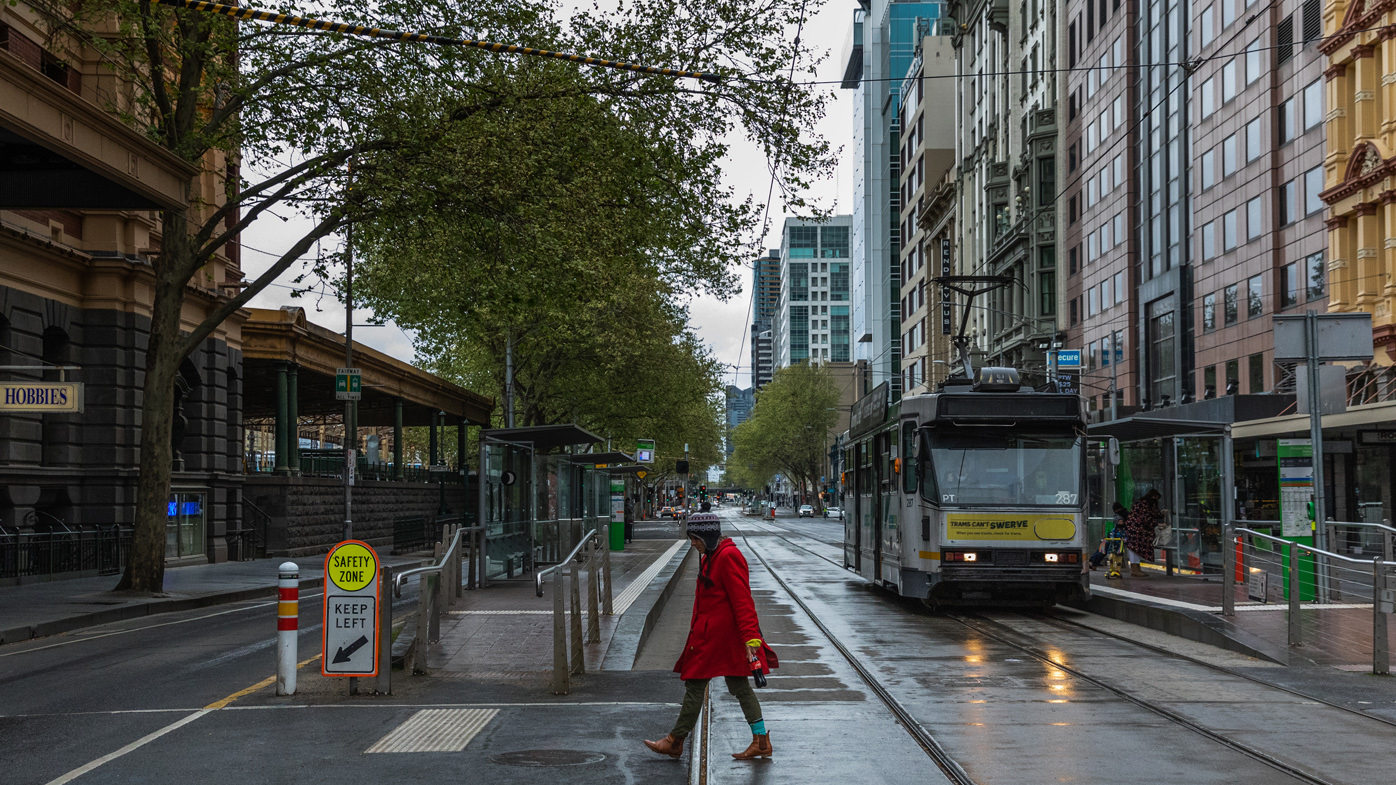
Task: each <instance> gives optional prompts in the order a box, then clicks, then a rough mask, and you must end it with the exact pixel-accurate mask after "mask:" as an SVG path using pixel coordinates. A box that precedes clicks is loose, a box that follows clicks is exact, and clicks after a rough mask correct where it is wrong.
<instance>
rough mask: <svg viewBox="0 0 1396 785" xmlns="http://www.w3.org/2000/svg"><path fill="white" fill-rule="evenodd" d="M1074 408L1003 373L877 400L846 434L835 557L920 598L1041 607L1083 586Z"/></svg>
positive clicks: (1080, 459) (867, 401)
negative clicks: (840, 538) (840, 544)
mask: <svg viewBox="0 0 1396 785" xmlns="http://www.w3.org/2000/svg"><path fill="white" fill-rule="evenodd" d="M1085 429H1086V412H1085V404H1084V400H1083V399H1082V398H1081V397H1080V396H1079V395H1074V394H1066V393H1044V392H1037V391H1035V390H1033V389H1032V388H1031V387H1027V386H1024V385H1021V384H1020V383H1019V379H1018V374H1017V372H1016V371H1014V370H1013V369H1011V368H983V369H980V371H979V373H978V374H977V378H976V379H975V381H974V382H973V383H970V381H969V380H968V379H952V380H951V382H949V383H948V384H947V385H946V386H945V387H944V388H943V390H942V391H941V392H937V393H931V394H925V395H914V396H910V397H906V398H902V399H901V400H900V401H898V402H897V403H895V404H893V403H889V402H888V393H887V388H886V386H885V385H884V386H881V387H879V388H878V389H876V390H873V391H872V392H870V393H869V394H868V395H867V396H864V397H863V398H861V399H859V401H858V402H857V403H856V404H855V405H854V411H853V419H852V422H851V426H850V429H849V432H848V434H847V435H846V437H845V445H844V446H845V452H844V456H843V457H844V463H843V467H844V475H843V481H844V506H845V508H846V515H845V527H844V564H845V566H846V567H848V568H849V569H851V570H853V571H854V572H857V573H858V574H859V575H862V576H863V577H864V578H867V579H868V580H870V581H872V582H874V583H876V584H878V585H881V586H884V587H886V588H888V589H890V590H892V591H895V592H897V593H898V594H901V595H903V596H907V597H916V598H919V599H922V600H925V601H926V602H927V603H928V604H931V605H975V604H985V605H992V604H999V605H1050V604H1052V603H1055V602H1060V601H1064V600H1069V599H1073V598H1081V597H1084V596H1087V595H1088V593H1089V590H1090V589H1089V587H1090V583H1089V581H1088V579H1087V577H1086V573H1085V570H1086V565H1085V561H1086V555H1087V542H1086V539H1085V538H1086V514H1087V511H1086V487H1085V482H1086V471H1085V467H1086V438H1085Z"/></svg>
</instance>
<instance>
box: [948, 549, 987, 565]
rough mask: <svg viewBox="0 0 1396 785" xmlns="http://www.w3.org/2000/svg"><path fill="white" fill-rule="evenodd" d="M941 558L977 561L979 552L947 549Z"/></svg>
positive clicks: (949, 560) (954, 560)
mask: <svg viewBox="0 0 1396 785" xmlns="http://www.w3.org/2000/svg"><path fill="white" fill-rule="evenodd" d="M941 558H942V560H943V561H948V562H977V561H979V554H978V553H975V552H974V551H946V552H945V555H944V556H942V557H941ZM986 560H987V559H986Z"/></svg>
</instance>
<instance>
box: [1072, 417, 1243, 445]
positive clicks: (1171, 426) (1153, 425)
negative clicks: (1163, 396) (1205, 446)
mask: <svg viewBox="0 0 1396 785" xmlns="http://www.w3.org/2000/svg"><path fill="white" fill-rule="evenodd" d="M1226 425H1227V424H1226V423H1220V422H1207V421H1202V420H1169V419H1166V418H1163V417H1148V416H1144V415H1135V416H1133V417H1125V418H1123V419H1120V420H1110V421H1108V422H1101V423H1096V424H1094V425H1091V426H1089V427H1087V429H1086V431H1087V433H1089V434H1090V436H1091V437H1092V438H1106V437H1114V438H1116V439H1119V440H1120V441H1122V442H1137V441H1146V440H1148V439H1171V438H1174V437H1177V436H1220V435H1222V434H1223V433H1225V432H1226Z"/></svg>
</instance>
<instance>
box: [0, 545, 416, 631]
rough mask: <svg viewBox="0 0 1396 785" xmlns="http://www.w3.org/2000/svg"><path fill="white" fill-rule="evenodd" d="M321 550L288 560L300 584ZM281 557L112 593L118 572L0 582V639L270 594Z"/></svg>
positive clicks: (181, 573) (388, 559) (319, 581)
mask: <svg viewBox="0 0 1396 785" xmlns="http://www.w3.org/2000/svg"><path fill="white" fill-rule="evenodd" d="M325 555H326V554H323V553H322V554H318V555H315V556H302V557H298V558H294V559H290V560H289V561H293V562H295V563H296V564H297V565H298V566H299V567H300V576H301V584H300V585H301V589H302V590H305V589H312V588H318V587H320V586H323V585H324V582H325ZM379 557H380V558H381V559H382V560H383V561H384V563H386V564H390V565H402V564H411V565H414V566H415V565H417V564H420V563H421V560H422V558H423V557H422V556H420V555H418V556H390V555H388V554H385V553H380V554H379ZM284 561H288V560H287V559H281V558H276V559H256V560H254V561H242V562H222V563H219V564H197V565H190V566H185V567H171V568H169V569H167V570H165V586H164V589H165V590H164V592H162V593H161V594H159V595H151V594H147V593H144V592H126V591H123V592H116V591H112V588H113V587H114V586H116V584H117V582H118V581H119V580H120V576H119V575H102V576H97V577H91V578H73V579H69V580H53V581H42V582H37V583H26V584H21V585H19V586H3V587H0V644H6V643H16V642H18V641H26V640H29V639H31V638H41V637H44V636H48V635H57V634H59V633H63V632H69V631H72V630H77V629H81V628H83V627H93V626H96V625H99V624H110V623H111V622H116V621H123V620H126V619H133V618H140V617H143V616H152V615H155V614H160V613H174V612H178V611H186V610H192V609H195V608H203V607H207V606H210V605H222V604H226V603H233V602H241V601H242V600H248V599H253V598H256V597H265V596H269V595H272V594H275V593H276V580H277V569H278V568H279V567H280V565H281V563H282V562H284Z"/></svg>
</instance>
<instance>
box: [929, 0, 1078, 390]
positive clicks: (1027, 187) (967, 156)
mask: <svg viewBox="0 0 1396 785" xmlns="http://www.w3.org/2000/svg"><path fill="white" fill-rule="evenodd" d="M1056 9H1057V5H1056V4H1054V3H1044V2H1038V1H1034V2H1023V3H1020V4H1009V3H1003V4H998V3H986V4H982V5H980V6H978V10H976V11H975V12H973V13H972V14H970V15H969V16H968V17H966V18H964V19H961V20H960V21H961V23H962V25H963V26H962V29H961V31H960V34H959V35H958V36H956V37H955V39H954V40H955V45H956V52H957V54H958V56H959V62H958V73H959V75H960V77H961V78H960V79H957V80H956V82H957V84H958V87H959V102H958V103H959V105H960V106H961V107H963V114H962V116H961V117H960V120H961V122H960V124H959V144H958V150H957V152H958V153H959V155H958V156H957V160H959V162H960V172H959V175H960V176H959V193H958V197H957V201H958V205H957V207H956V211H957V213H958V214H959V216H960V217H961V220H960V221H959V235H960V243H959V246H960V251H961V256H960V260H959V262H960V263H959V270H958V272H959V273H960V274H964V275H993V276H999V277H1001V278H1003V279H1007V280H1010V281H1011V284H1009V285H1006V286H1002V287H1000V288H997V289H994V290H993V291H991V292H989V293H988V294H985V295H982V296H980V297H978V298H976V300H975V302H974V304H973V309H974V310H973V311H971V314H970V326H971V329H970V331H969V332H970V335H971V336H972V338H973V342H974V346H975V348H976V349H977V350H978V351H980V352H983V353H984V355H985V358H984V360H983V362H984V363H987V364H992V365H1007V366H1012V367H1015V368H1018V369H1019V371H1020V373H1022V374H1023V378H1024V379H1025V380H1032V381H1036V382H1037V383H1041V382H1043V381H1045V380H1046V379H1045V377H1046V371H1047V362H1046V350H1047V349H1049V348H1051V344H1052V343H1053V342H1055V341H1056V340H1057V318H1056V314H1057V286H1056V283H1057V272H1056V268H1057V220H1056V208H1055V199H1056V195H1057V186H1056V184H1057V145H1058V139H1057V76H1056V71H1055V69H1053V68H1052V67H1051V66H1050V65H1049V64H1050V63H1052V62H1053V61H1054V60H1055V59H1056V58H1055V51H1056V35H1055V34H1054V33H1055V29H1056V24H1057V10H1056Z"/></svg>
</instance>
